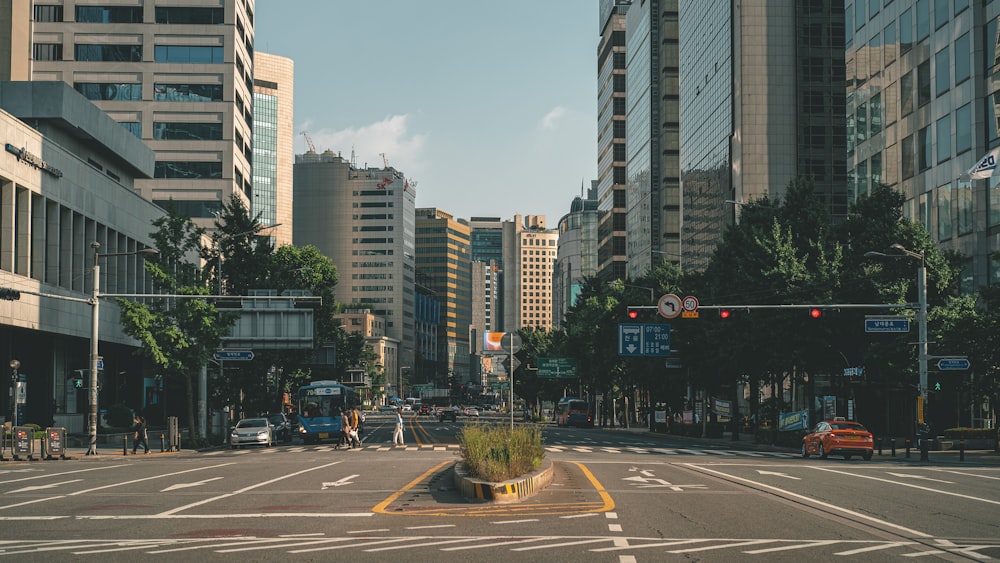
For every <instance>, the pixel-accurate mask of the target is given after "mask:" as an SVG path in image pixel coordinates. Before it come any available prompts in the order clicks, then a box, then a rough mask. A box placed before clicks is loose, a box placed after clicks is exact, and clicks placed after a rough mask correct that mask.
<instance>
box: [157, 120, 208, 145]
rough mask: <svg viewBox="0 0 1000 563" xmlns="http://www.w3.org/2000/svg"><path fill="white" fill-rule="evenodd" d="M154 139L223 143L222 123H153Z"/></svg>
mask: <svg viewBox="0 0 1000 563" xmlns="http://www.w3.org/2000/svg"><path fill="white" fill-rule="evenodd" d="M153 138H154V139H157V140H163V141H221V140H222V124H221V123H162V122H158V123H153Z"/></svg>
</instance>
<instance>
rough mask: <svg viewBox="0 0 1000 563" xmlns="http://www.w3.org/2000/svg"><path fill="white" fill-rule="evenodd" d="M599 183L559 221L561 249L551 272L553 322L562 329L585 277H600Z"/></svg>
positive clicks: (580, 198)
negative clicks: (598, 234) (598, 232)
mask: <svg viewBox="0 0 1000 563" xmlns="http://www.w3.org/2000/svg"><path fill="white" fill-rule="evenodd" d="M597 204H598V201H597V182H596V181H594V182H592V183H591V188H590V189H589V190H588V191H587V197H586V199H584V198H583V197H576V198H573V203H572V204H570V208H569V213H567V214H566V215H563V217H562V219H560V220H559V246H558V249H557V251H556V263H555V265H554V266H553V269H552V322H553V324H554V325H556V326H559V324H560V323H561V322H562V321H563V317H564V316H565V315H566V311H567V310H568V309H569V308H570V307H572V306H573V304H575V303H576V298H577V296H578V295H580V290H581V288H582V283H583V279H584V278H588V277H594V276H595V275H596V274H597V226H598V211H597Z"/></svg>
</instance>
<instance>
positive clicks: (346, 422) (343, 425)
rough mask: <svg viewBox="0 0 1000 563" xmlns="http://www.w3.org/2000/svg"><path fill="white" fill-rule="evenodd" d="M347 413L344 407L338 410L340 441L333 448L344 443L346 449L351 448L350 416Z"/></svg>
mask: <svg viewBox="0 0 1000 563" xmlns="http://www.w3.org/2000/svg"><path fill="white" fill-rule="evenodd" d="M347 413H348V410H347V409H346V408H345V409H343V410H341V411H340V442H337V445H336V447H334V448H333V449H335V450H336V449H338V448H340V446H341V445H345V444H346V445H347V449H351V417H350V416H348V414H347Z"/></svg>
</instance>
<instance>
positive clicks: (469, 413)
mask: <svg viewBox="0 0 1000 563" xmlns="http://www.w3.org/2000/svg"><path fill="white" fill-rule="evenodd" d="M465 416H475V417H477V418H478V417H479V409H477V408H476V407H468V408H466V409H465Z"/></svg>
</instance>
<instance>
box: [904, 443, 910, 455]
mask: <svg viewBox="0 0 1000 563" xmlns="http://www.w3.org/2000/svg"><path fill="white" fill-rule="evenodd" d="M904 444H905V445H906V459H910V439H909V438H907V439H906V442H904Z"/></svg>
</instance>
